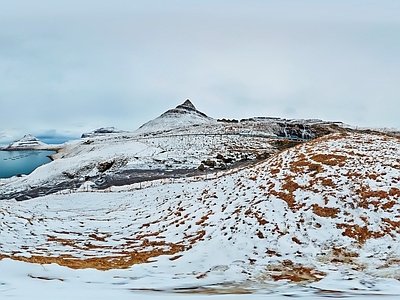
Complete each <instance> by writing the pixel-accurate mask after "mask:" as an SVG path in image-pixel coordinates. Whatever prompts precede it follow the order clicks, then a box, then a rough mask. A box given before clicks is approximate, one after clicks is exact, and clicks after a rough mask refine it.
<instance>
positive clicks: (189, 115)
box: [137, 99, 214, 132]
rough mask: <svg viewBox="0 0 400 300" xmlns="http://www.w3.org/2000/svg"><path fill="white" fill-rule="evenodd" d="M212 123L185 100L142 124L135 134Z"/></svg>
mask: <svg viewBox="0 0 400 300" xmlns="http://www.w3.org/2000/svg"><path fill="white" fill-rule="evenodd" d="M213 121H214V119H213V118H210V117H209V116H207V115H206V114H205V113H203V112H201V111H198V110H197V109H196V107H195V106H194V105H193V103H192V102H191V101H190V100H189V99H187V100H186V101H185V102H183V103H182V104H179V105H178V106H177V107H175V108H173V109H169V110H167V111H166V112H165V113H163V114H162V115H161V116H159V117H158V118H156V119H154V120H151V121H149V122H147V123H145V124H143V125H142V126H140V127H139V129H138V130H137V132H150V131H154V132H155V131H160V130H166V129H171V128H177V127H185V126H191V125H197V124H206V123H210V122H213Z"/></svg>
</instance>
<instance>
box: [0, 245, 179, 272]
mask: <svg viewBox="0 0 400 300" xmlns="http://www.w3.org/2000/svg"><path fill="white" fill-rule="evenodd" d="M164 245H165V246H167V247H168V248H169V249H167V250H165V249H154V250H151V251H143V252H139V251H132V252H129V251H121V252H120V253H118V255H112V256H104V257H92V258H86V259H83V258H79V257H74V256H72V255H66V254H64V255H60V256H58V257H51V256H31V257H25V256H16V255H0V260H1V259H4V258H10V259H12V260H17V261H23V262H28V263H36V264H52V263H55V264H58V265H60V266H64V267H68V268H71V269H87V268H93V269H97V270H111V269H126V268H129V267H131V266H132V265H135V264H141V263H146V262H148V261H149V259H150V258H154V257H158V256H160V255H174V254H175V253H177V252H181V251H183V250H185V247H184V246H183V245H178V244H171V243H164Z"/></svg>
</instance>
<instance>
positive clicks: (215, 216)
mask: <svg viewBox="0 0 400 300" xmlns="http://www.w3.org/2000/svg"><path fill="white" fill-rule="evenodd" d="M120 139H121V143H119V142H116V140H117V139H116V138H115V137H113V138H112V141H113V142H110V143H96V141H94V142H93V143H91V144H88V145H86V146H87V147H88V149H89V150H82V149H84V148H83V146H82V145H81V144H79V145H78V144H69V145H68V146H67V147H66V148H65V150H64V151H61V152H59V153H58V154H57V155H58V157H57V158H58V159H56V160H55V161H54V162H52V163H51V164H48V165H47V167H45V166H44V167H41V168H38V169H37V170H36V171H35V172H34V173H32V174H31V175H30V176H27V177H25V178H22V179H23V180H25V182H22V181H18V180H17V179H12V180H8V181H3V186H0V188H1V189H3V188H10V187H11V186H12V185H13V184H15V185H16V186H17V187H18V185H21V184H30V183H31V181H33V180H41V178H43V177H46V176H51V174H52V173H55V172H57V169H58V168H59V167H60V168H61V167H62V168H64V167H65V165H68V166H71V168H79V166H80V164H79V162H80V161H89V160H90V161H93V162H95V161H97V162H98V159H99V158H101V160H104V159H107V158H108V157H109V158H112V157H114V155H115V154H116V153H120V154H121V155H123V153H132V152H135V155H134V156H133V157H141V155H143V157H146V158H144V159H148V157H149V153H151V154H152V155H155V156H158V158H159V156H161V155H162V154H163V153H162V151H166V152H164V153H171V151H173V150H172V149H176V146H177V145H179V142H178V141H179V138H178V137H175V139H174V141H175V142H176V144H173V145H170V144H169V143H168V141H167V140H163V139H162V138H160V140H159V142H157V143H158V144H154V143H156V142H155V139H151V143H150V142H146V141H144V140H143V141H138V140H136V141H132V142H129V143H124V142H123V138H122V137H121V138H120ZM102 141H104V139H103V140H102ZM110 141H111V140H110ZM175 142H174V143H175ZM186 142H187V141H186ZM197 142H198V140H196V143H197ZM80 143H81V142H80ZM182 143H183V142H182ZM101 144H103V146H101ZM204 144H207V145H209V143H208V142H206V143H204ZM261 146H262V145H260V147H261ZM75 147H76V148H75ZM90 147H94V149H93V150H90V149H91V148H90ZM102 147H103V148H102ZM168 147H170V149H169V148H168ZM128 149H129V150H128ZM132 149H134V150H132ZM160 149H163V150H161V151H160ZM190 149H193V147H192V148H190ZM201 149H202V148H201V147H200V150H198V151H202V150H201ZM207 149H208V148H207ZM180 151H183V149H182V150H180ZM207 151H209V150H207ZM207 151H206V152H207ZM176 152H177V153H178V152H179V150H177V151H176ZM100 154H101V155H100ZM97 155H99V156H97ZM196 155H197V154H196ZM150 156H151V155H150ZM166 159H168V157H167V158H166ZM143 161H145V160H143ZM57 162H58V163H59V164H60V165H59V166H58V165H57ZM141 163H143V162H141ZM50 166H51V167H50ZM51 168H54V169H51ZM93 170H94V169H93ZM93 170H90V169H88V170H87V171H88V172H91V171H93ZM93 172H94V171H93ZM22 179H20V180H22ZM4 182H7V183H6V184H4ZM0 222H1V223H0V226H1V227H0V228H1V231H0V259H1V260H0V298H1V297H4V298H7V297H10V298H11V297H14V298H17V299H28V298H31V297H32V295H39V294H40V298H41V299H47V298H48V299H54V298H55V296H57V298H61V299H73V298H81V299H84V298H86V299H87V298H96V299H109V298H110V297H115V298H118V299H132V298H133V297H138V298H140V299H169V298H171V299H172V298H173V299H176V298H178V299H179V298H182V299H186V298H189V297H190V299H209V298H210V296H209V294H212V295H214V297H216V298H218V299H248V298H250V299H265V298H271V299H277V298H279V297H286V296H298V297H304V298H305V299H317V298H320V297H335V296H337V297H350V298H351V299H370V298H379V299H392V298H393V299H397V298H398V297H399V296H400V285H399V280H400V268H399V264H400V244H399V242H398V241H399V238H400V140H399V139H398V138H394V137H389V136H386V135H384V134H366V133H343V134H334V135H328V136H325V137H323V138H319V139H316V140H313V141H311V142H307V143H303V144H301V145H298V146H296V147H294V148H290V149H287V150H284V151H282V152H280V153H278V154H276V155H274V156H272V157H270V158H269V159H266V160H263V161H261V162H260V163H258V164H256V165H250V166H247V167H243V168H241V169H232V170H228V171H224V172H223V171H221V172H219V173H218V174H214V175H213V176H208V177H207V174H205V175H204V176H197V177H192V178H181V179H179V180H175V181H173V180H171V179H164V180H157V181H153V182H148V183H146V184H143V185H140V186H139V185H138V184H134V185H128V186H121V187H112V188H109V189H107V190H106V191H103V192H98V191H93V190H91V189H90V184H88V183H86V184H85V186H84V187H82V189H81V190H80V191H75V192H73V193H70V192H69V191H64V192H59V193H58V194H55V195H49V196H45V197H40V198H36V199H33V200H29V201H23V202H16V201H14V200H4V201H0ZM60 291H61V292H60ZM221 294H223V295H221Z"/></svg>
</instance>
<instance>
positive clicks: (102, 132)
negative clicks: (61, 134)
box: [81, 127, 126, 138]
mask: <svg viewBox="0 0 400 300" xmlns="http://www.w3.org/2000/svg"><path fill="white" fill-rule="evenodd" d="M123 132H126V131H123V130H120V129H117V128H115V127H101V128H98V129H95V130H93V131H91V132H88V133H83V134H82V136H81V138H92V137H97V136H106V135H109V134H116V133H123Z"/></svg>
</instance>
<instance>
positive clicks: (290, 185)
mask: <svg viewBox="0 0 400 300" xmlns="http://www.w3.org/2000/svg"><path fill="white" fill-rule="evenodd" d="M299 188H301V186H300V185H299V184H297V182H295V181H294V178H293V177H288V178H286V180H285V183H284V184H283V185H282V189H284V190H287V191H288V192H289V193H293V192H294V191H295V190H297V189H299Z"/></svg>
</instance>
